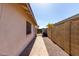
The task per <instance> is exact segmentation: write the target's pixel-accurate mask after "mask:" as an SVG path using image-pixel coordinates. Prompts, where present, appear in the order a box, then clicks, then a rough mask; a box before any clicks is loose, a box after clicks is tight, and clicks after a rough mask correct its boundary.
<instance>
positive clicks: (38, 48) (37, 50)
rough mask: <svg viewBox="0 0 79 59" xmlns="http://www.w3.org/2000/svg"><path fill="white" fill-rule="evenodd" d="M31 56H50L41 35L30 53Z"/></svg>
mask: <svg viewBox="0 0 79 59" xmlns="http://www.w3.org/2000/svg"><path fill="white" fill-rule="evenodd" d="M30 56H48V52H47V49H46V46H45V43H44V41H43V38H42V36H41V35H40V34H38V35H37V38H36V41H35V43H34V45H33V48H32V50H31V52H30Z"/></svg>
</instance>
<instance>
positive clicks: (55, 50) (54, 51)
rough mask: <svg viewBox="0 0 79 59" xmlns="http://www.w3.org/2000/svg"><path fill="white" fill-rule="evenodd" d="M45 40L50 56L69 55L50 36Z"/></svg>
mask: <svg viewBox="0 0 79 59" xmlns="http://www.w3.org/2000/svg"><path fill="white" fill-rule="evenodd" d="M43 40H44V42H45V46H46V48H47V51H48V53H49V56H69V55H68V54H67V53H66V52H65V51H63V50H62V49H61V48H60V47H59V46H57V45H56V44H55V43H53V42H52V41H51V40H50V39H49V38H48V37H44V38H43Z"/></svg>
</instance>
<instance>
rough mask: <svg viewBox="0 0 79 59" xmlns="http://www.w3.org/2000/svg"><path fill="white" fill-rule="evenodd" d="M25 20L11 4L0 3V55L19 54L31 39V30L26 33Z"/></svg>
mask: <svg viewBox="0 0 79 59" xmlns="http://www.w3.org/2000/svg"><path fill="white" fill-rule="evenodd" d="M26 20H28V19H26V18H25V17H24V16H23V14H22V13H21V12H20V11H19V10H18V9H17V8H15V6H13V5H12V4H0V55H19V54H20V53H21V52H22V50H23V49H24V48H25V47H26V46H27V44H29V42H30V41H31V40H32V38H33V33H34V32H33V31H32V33H31V34H29V35H26ZM32 30H33V29H32Z"/></svg>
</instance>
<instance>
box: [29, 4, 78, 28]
mask: <svg viewBox="0 0 79 59" xmlns="http://www.w3.org/2000/svg"><path fill="white" fill-rule="evenodd" d="M30 5H31V8H32V11H33V13H34V15H35V18H36V21H37V23H38V25H39V28H43V27H46V25H47V24H48V23H56V22H59V21H61V20H64V19H66V18H68V17H70V16H73V15H75V14H78V13H79V4H78V3H30Z"/></svg>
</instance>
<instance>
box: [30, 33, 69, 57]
mask: <svg viewBox="0 0 79 59" xmlns="http://www.w3.org/2000/svg"><path fill="white" fill-rule="evenodd" d="M29 56H69V55H68V54H67V53H66V52H65V51H63V50H62V49H61V48H60V47H59V46H57V45H56V44H55V43H53V42H52V41H51V40H50V39H49V38H48V37H42V35H41V34H38V35H37V38H36V41H35V43H34V45H33V48H32V50H31V52H30V55H29Z"/></svg>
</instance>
